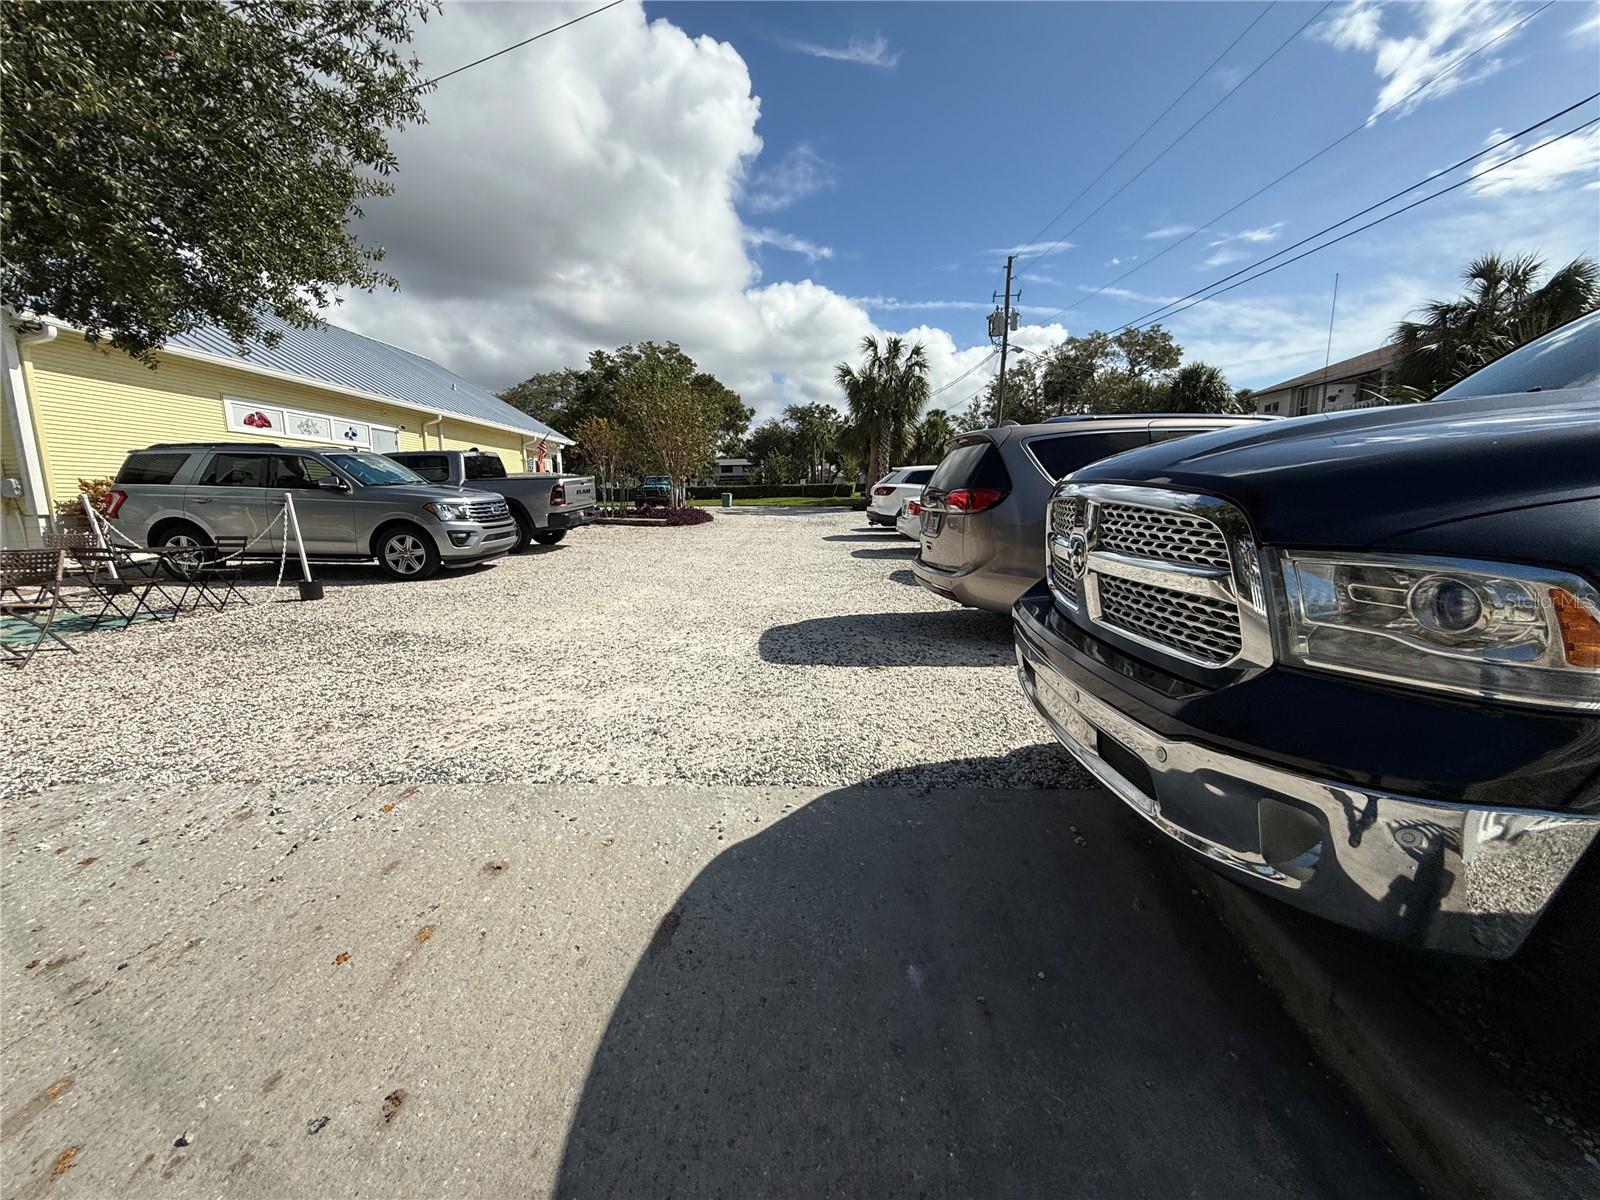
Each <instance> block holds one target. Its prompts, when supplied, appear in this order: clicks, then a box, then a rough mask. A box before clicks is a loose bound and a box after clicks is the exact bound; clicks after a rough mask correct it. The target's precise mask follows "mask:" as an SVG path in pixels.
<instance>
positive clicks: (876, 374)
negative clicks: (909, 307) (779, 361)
mask: <svg viewBox="0 0 1600 1200" xmlns="http://www.w3.org/2000/svg"><path fill="white" fill-rule="evenodd" d="M861 353H862V355H863V361H862V363H861V365H860V366H859V367H852V366H851V365H850V364H849V363H840V364H839V365H838V366H837V367H835V368H834V373H833V375H834V379H835V380H836V381H837V382H838V384H839V389H840V390H841V391H842V392H844V396H845V401H846V403H847V405H848V406H849V410H850V418H851V421H852V422H853V423H854V424H855V425H856V427H857V429H858V430H859V432H860V434H861V435H862V437H863V438H864V439H865V440H866V442H867V443H868V445H869V446H870V453H869V457H868V462H869V464H870V470H869V475H870V476H871V478H872V479H882V478H883V477H884V476H885V475H887V474H888V473H889V466H890V463H891V460H893V459H895V458H898V457H900V456H902V455H904V454H905V452H906V451H907V450H908V449H909V448H910V445H911V431H912V429H913V427H914V426H915V425H916V422H917V416H918V414H920V413H921V412H922V406H923V405H924V404H926V403H927V402H928V391H929V389H928V356H927V353H926V352H925V351H924V350H923V348H922V343H921V342H917V343H915V344H914V345H912V346H911V347H910V348H909V349H907V348H906V344H905V342H904V341H903V340H902V339H900V338H898V337H893V336H891V337H888V338H885V339H884V342H883V345H882V346H879V345H878V339H877V338H875V337H872V336H870V335H869V336H868V337H864V338H862V339H861Z"/></svg>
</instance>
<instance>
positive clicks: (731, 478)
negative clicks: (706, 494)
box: [711, 458, 753, 483]
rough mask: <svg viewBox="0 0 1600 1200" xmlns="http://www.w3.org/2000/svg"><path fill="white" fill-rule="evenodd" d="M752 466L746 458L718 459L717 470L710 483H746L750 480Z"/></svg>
mask: <svg viewBox="0 0 1600 1200" xmlns="http://www.w3.org/2000/svg"><path fill="white" fill-rule="evenodd" d="M752 465H753V464H752V463H751V461H750V460H749V459H748V458H719V459H717V462H716V468H717V469H716V472H715V474H714V475H713V476H712V478H711V482H712V483H746V482H748V481H749V479H750V468H751V466H752Z"/></svg>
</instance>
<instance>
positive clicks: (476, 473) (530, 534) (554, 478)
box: [388, 450, 600, 550]
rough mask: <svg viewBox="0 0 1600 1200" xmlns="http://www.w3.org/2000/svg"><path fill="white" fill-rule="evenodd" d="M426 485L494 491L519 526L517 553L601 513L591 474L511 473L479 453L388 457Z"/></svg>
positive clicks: (414, 453)
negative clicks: (418, 476)
mask: <svg viewBox="0 0 1600 1200" xmlns="http://www.w3.org/2000/svg"><path fill="white" fill-rule="evenodd" d="M388 457H389V458H391V459H393V460H394V461H395V462H397V463H401V464H403V465H404V466H407V467H410V468H411V469H412V470H413V471H415V472H416V473H417V474H418V475H421V476H422V477H423V478H424V479H426V480H427V481H428V482H429V483H437V484H441V485H443V486H447V487H472V488H476V489H479V490H481V491H485V492H498V493H499V494H500V495H502V496H504V497H505V498H506V503H507V504H509V505H510V506H511V516H512V518H513V519H514V520H515V521H516V523H517V544H516V549H518V550H522V549H526V547H527V545H528V543H529V542H538V543H539V544H540V545H541V546H553V545H555V544H556V543H557V542H559V541H560V540H561V539H562V538H564V537H566V536H567V530H569V529H576V528H578V526H580V525H587V524H589V523H590V522H591V521H593V520H595V519H596V518H597V517H598V516H599V515H600V510H599V509H598V508H597V507H596V506H595V499H594V477H593V476H592V475H555V474H541V475H535V474H520V473H519V474H516V475H513V474H510V473H509V472H508V471H507V470H506V466H505V463H503V462H501V461H500V456H499V455H498V454H492V453H489V454H486V453H483V452H481V451H478V450H403V451H400V452H398V453H392V454H390V455H389V456H388Z"/></svg>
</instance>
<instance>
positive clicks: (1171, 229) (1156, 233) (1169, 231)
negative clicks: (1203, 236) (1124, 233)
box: [1144, 225, 1197, 242]
mask: <svg viewBox="0 0 1600 1200" xmlns="http://www.w3.org/2000/svg"><path fill="white" fill-rule="evenodd" d="M1195 232H1197V230H1196V229H1195V227H1194V226H1193V225H1163V226H1162V227H1161V228H1160V229H1152V230H1151V231H1150V232H1149V233H1147V234H1145V235H1144V236H1145V238H1146V239H1147V240H1149V241H1153V242H1159V241H1161V240H1163V239H1164V238H1170V237H1183V236H1184V235H1185V234H1189V233H1195Z"/></svg>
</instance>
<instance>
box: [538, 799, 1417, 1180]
mask: <svg viewBox="0 0 1600 1200" xmlns="http://www.w3.org/2000/svg"><path fill="white" fill-rule="evenodd" d="M874 782H875V780H869V781H867V784H868V785H870V784H872V783H874ZM1152 837H1153V835H1151V834H1148V833H1146V832H1145V830H1144V828H1143V826H1142V824H1141V823H1140V822H1139V821H1138V818H1137V817H1135V816H1134V815H1133V814H1131V813H1127V812H1126V811H1124V810H1123V809H1122V807H1121V805H1119V804H1117V803H1116V802H1115V801H1114V800H1112V799H1111V798H1110V797H1109V796H1107V795H1106V794H1105V793H1103V792H1086V793H1076V794H1069V793H1060V792H1031V793H1030V792H1015V791H1012V792H992V791H991V792H982V791H972V790H967V791H952V790H943V791H935V792H929V793H922V794H912V793H907V792H904V791H883V790H882V789H875V788H873V787H871V786H862V787H850V788H844V789H841V790H838V791H834V792H830V793H827V794H825V795H823V796H822V797H820V798H818V799H817V800H815V801H813V802H812V803H810V804H807V805H805V806H804V807H802V808H800V809H798V810H797V811H794V812H791V813H790V814H788V815H787V816H785V817H784V818H783V819H781V820H780V821H778V822H776V823H774V824H772V825H769V826H767V827H766V828H765V829H764V830H763V831H762V832H760V833H758V834H757V835H755V836H754V837H751V838H749V839H748V840H746V841H743V842H740V843H737V844H735V845H734V846H732V847H730V848H729V849H727V850H726V851H724V852H723V853H722V854H721V855H720V856H718V857H717V858H716V859H714V860H713V861H712V862H711V863H710V864H709V865H708V866H706V867H705V869H704V870H702V871H701V872H700V873H699V875H698V876H697V877H695V879H694V880H693V881H692V882H691V883H690V884H689V886H688V887H687V888H686V889H685V890H684V892H683V893H682V894H681V895H680V896H679V897H678V899H677V901H676V902H675V903H674V904H673V906H672V907H671V909H670V910H669V911H667V912H665V913H663V914H662V915H661V916H660V919H659V923H658V924H657V926H656V930H655V933H654V935H653V936H652V937H651V938H650V939H649V942H648V944H647V945H645V946H643V947H640V952H639V958H638V961H637V963H636V965H635V967H634V969H633V973H632V975H631V977H630V979H629V981H628V983H627V986H626V988H625V989H624V991H623V993H622V995H621V997H620V999H619V1000H618V1002H617V1004H616V1007H615V1009H614V1010H613V1012H612V1014H611V1018H610V1021H609V1024H608V1026H607V1028H606V1030H605V1033H604V1035H603V1037H602V1039H601V1041H600V1044H599V1047H598V1049H597V1051H596V1053H595V1056H594V1059H593V1061H592V1064H591V1066H590V1070H589V1074H588V1077H587V1080H586V1082H585V1085H584V1088H583V1093H582V1096H581V1098H580V1100H579V1103H578V1105H577V1108H576V1111H575V1114H574V1117H573V1121H572V1124H571V1126H570V1128H569V1132H568V1136H567V1141H566V1145H565V1149H564V1154H563V1158H562V1163H561V1168H560V1174H559V1177H558V1181H557V1184H556V1187H555V1194H556V1195H557V1196H561V1197H590V1196H593V1197H612V1196H662V1195H697V1196H699V1195H706V1196H710V1195H728V1196H739V1195H764V1196H777V1197H807V1198H811V1197H826V1196H840V1195H849V1196H945V1195H955V1196H973V1195H978V1196H1043V1195H1068V1196H1072V1195H1091V1196H1149V1197H1167V1196H1180V1195H1201V1196H1228V1197H1253V1196H1262V1197H1274V1198H1278V1197H1283V1196H1316V1195H1322V1196H1333V1195H1341V1194H1342V1195H1360V1196H1363V1197H1371V1196H1391V1195H1410V1194H1414V1190H1413V1189H1412V1188H1411V1186H1410V1184H1409V1183H1408V1182H1407V1181H1406V1180H1405V1179H1404V1178H1403V1177H1400V1176H1399V1174H1398V1171H1397V1168H1396V1167H1395V1166H1394V1165H1393V1164H1392V1163H1391V1161H1390V1160H1389V1157H1388V1154H1387V1151H1386V1150H1385V1149H1384V1147H1383V1145H1382V1144H1381V1142H1380V1141H1379V1140H1378V1138H1377V1137H1376V1135H1375V1134H1374V1133H1373V1132H1372V1130H1371V1128H1370V1127H1369V1126H1368V1125H1367V1124H1366V1123H1365V1121H1364V1119H1363V1118H1361V1117H1359V1116H1357V1115H1353V1105H1352V1104H1351V1102H1350V1101H1349V1100H1348V1098H1347V1097H1346V1096H1345V1095H1344V1093H1342V1092H1341V1091H1340V1090H1339V1089H1338V1088H1337V1086H1336V1085H1335V1084H1333V1083H1332V1082H1331V1081H1330V1080H1329V1079H1328V1077H1327V1076H1326V1075H1325V1074H1324V1073H1323V1072H1322V1071H1320V1070H1318V1069H1317V1068H1315V1067H1314V1066H1311V1065H1309V1064H1310V1060H1311V1051H1310V1049H1309V1048H1308V1046H1307V1045H1306V1044H1305V1042H1304V1040H1303V1039H1302V1038H1301V1036H1300V1034H1299V1032H1298V1030H1297V1029H1296V1028H1295V1027H1294V1026H1293V1025H1292V1024H1291V1022H1290V1021H1289V1019H1288V1018H1287V1017H1286V1016H1285V1014H1284V1013H1283V1012H1282V1011H1281V1009H1280V1008H1279V1007H1278V1006H1277V1004H1276V1002H1275V1000H1274V998H1273V996H1272V994H1271V993H1270V991H1269V990H1268V989H1267V988H1266V987H1265V986H1264V985H1263V984H1262V982H1261V980H1260V979H1259V978H1258V977H1257V975H1256V974H1255V970H1254V968H1253V966H1252V965H1251V964H1250V963H1249V962H1248V961H1247V960H1246V959H1245V957H1244V955H1243V954H1242V952H1241V951H1240V949H1239V947H1238V946H1237V945H1236V944H1235V943H1234V942H1233V941H1232V940H1231V939H1230V938H1229V936H1228V935H1227V934H1226V933H1225V932H1224V931H1223V929H1222V927H1221V926H1220V925H1219V923H1218V922H1217V921H1216V919H1215V917H1214V916H1213V914H1212V913H1211V911H1210V910H1209V909H1208V908H1206V907H1205V906H1204V905H1203V903H1202V902H1201V901H1199V900H1198V899H1196V895H1195V894H1194V893H1193V892H1192V891H1191V889H1190V887H1189V885H1188V883H1187V881H1186V879H1185V876H1184V875H1183V873H1182V872H1181V871H1179V870H1178V869H1177V864H1176V862H1175V861H1174V859H1173V855H1172V852H1171V850H1170V849H1169V848H1168V847H1166V846H1164V845H1157V844H1155V843H1154V842H1153V841H1152Z"/></svg>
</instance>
